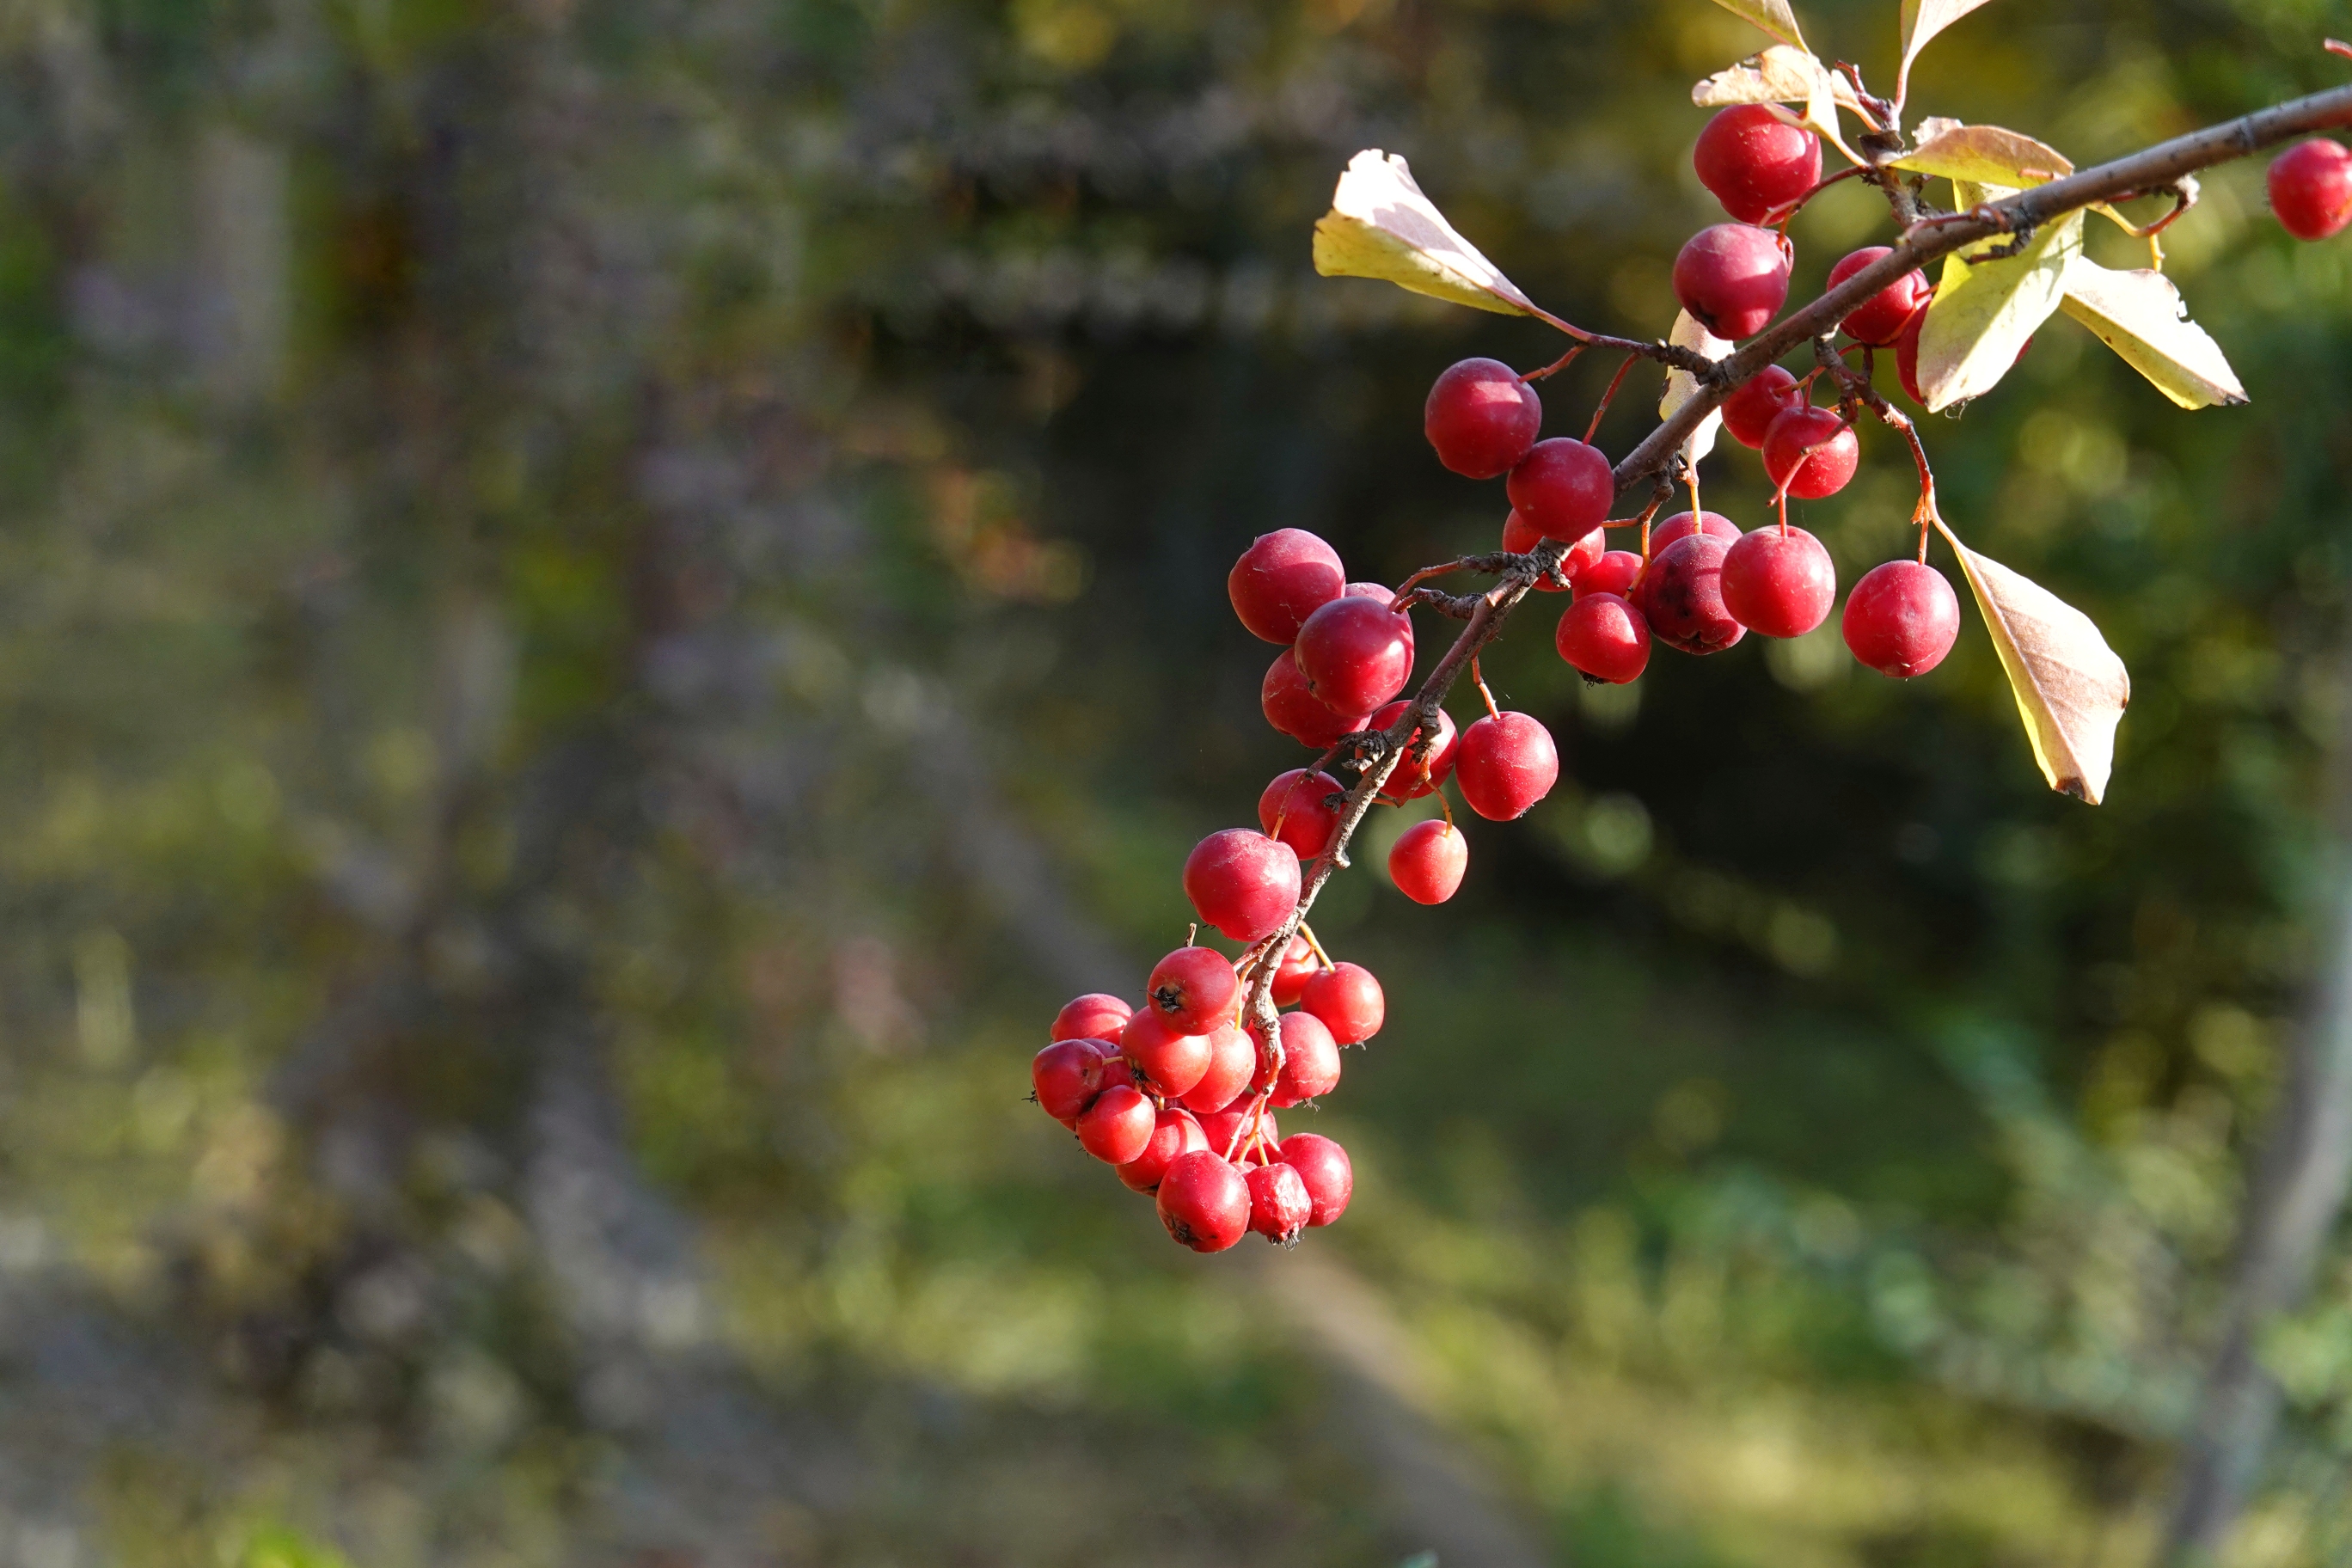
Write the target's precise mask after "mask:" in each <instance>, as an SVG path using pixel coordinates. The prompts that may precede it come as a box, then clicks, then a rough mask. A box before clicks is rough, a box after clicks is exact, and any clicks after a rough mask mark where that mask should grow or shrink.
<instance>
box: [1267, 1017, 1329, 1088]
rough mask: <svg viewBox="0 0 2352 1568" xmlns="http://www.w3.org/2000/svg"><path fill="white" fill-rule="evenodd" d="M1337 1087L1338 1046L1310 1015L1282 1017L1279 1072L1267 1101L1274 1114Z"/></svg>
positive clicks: (1321, 1025)
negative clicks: (1270, 1096) (1280, 1067)
mask: <svg viewBox="0 0 2352 1568" xmlns="http://www.w3.org/2000/svg"><path fill="white" fill-rule="evenodd" d="M1338 1087H1339V1041H1337V1040H1335V1039H1333V1038H1332V1037H1331V1031H1330V1030H1329V1029H1328V1028H1326V1027H1324V1025H1323V1020H1322V1019H1320V1018H1318V1017H1317V1016H1315V1015H1314V1014H1312V1013H1304V1012H1301V1013H1285V1014H1284V1015H1283V1016H1282V1071H1281V1073H1280V1074H1279V1075H1277V1076H1276V1079H1275V1080H1274V1095H1273V1098H1272V1099H1271V1100H1268V1101H1267V1103H1268V1104H1270V1105H1272V1106H1273V1107H1274V1108H1275V1109H1276V1110H1289V1109H1290V1108H1291V1107H1292V1106H1294V1105H1303V1104H1305V1103H1306V1102H1307V1100H1314V1099H1316V1098H1317V1097H1318V1096H1321V1095H1326V1094H1328V1093H1330V1092H1331V1091H1332V1090H1333V1089H1337V1088H1338Z"/></svg>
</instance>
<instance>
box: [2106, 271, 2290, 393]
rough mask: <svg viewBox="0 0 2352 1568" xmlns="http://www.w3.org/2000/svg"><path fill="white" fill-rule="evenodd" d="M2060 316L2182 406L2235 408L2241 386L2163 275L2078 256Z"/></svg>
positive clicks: (2241, 389) (2224, 357)
mask: <svg viewBox="0 0 2352 1568" xmlns="http://www.w3.org/2000/svg"><path fill="white" fill-rule="evenodd" d="M2063 304H2064V309H2065V311H2066V313H2067V314H2068V315H2070V316H2072V317H2074V319H2075V320H2076V321H2080V322H2082V323H2083V324H2084V326H2086V327H2088V328H2090V329H2091V331H2094V332H2095V333H2097V334H2098V338H2099V341H2100V342H2103V343H2105V344H2106V345H2107V347H2109V348H2111V349H2113V350H2115V351H2116V353H2119V354H2121V355H2122V356H2123V358H2124V363H2126V364H2128V365H2130V366H2131V367H2132V368H2133V369H2134V370H2136V371H2137V372H2139V373H2140V374H2142V375H2144V376H2146V377H2147V379H2148V380H2149V381H2151V382H2153V383H2155V384H2156V389H2157V390H2158V392H2161V393H2163V394H2164V395H2165V396H2167V397H2169V398H2170V399H2172V401H2173V402H2175V403H2177V404H2179V405H2180V406H2181V407H2183V408H2210V407H2212V406H2213V405H2216V404H2221V405H2228V406H2235V405H2240V404H2242V403H2244V402H2245V401H2246V389H2245V388H2244V387H2243V386H2242V385H2241V384H2239V382H2238V375H2237V373H2236V372H2235V371H2233V370H2231V368H2230V362H2229V360H2228V358H2227V357H2226V356H2224V355H2223V354H2222V353H2221V344H2219V343H2217V342H2214V341H2213V339H2212V337H2211V335H2210V333H2208V332H2207V331H2205V329H2204V328H2202V327H2200V326H2199V325H2198V324H2197V323H2196V322H2194V321H2190V320H2189V311H2188V309H2187V307H2185V306H2184V305H2182V304H2181V302H2180V290H2179V289H2176V288H2174V287H2173V286H2172V279H2169V278H2167V277H2166V276H2165V275H2164V274H2163V273H2161V272H2149V271H2147V270H2145V269H2143V270H2140V271H2137V272H2117V271H2115V270H2113V269H2111V268H2105V267H2102V266H2100V265H2099V264H2098V263H2097V262H2095V261H2093V260H2091V259H2090V258H2088V257H2083V256H2078V257H2076V258H2074V261H2073V262H2072V263H2071V264H2069V265H2068V267H2067V268H2066V297H2065V300H2064V301H2063Z"/></svg>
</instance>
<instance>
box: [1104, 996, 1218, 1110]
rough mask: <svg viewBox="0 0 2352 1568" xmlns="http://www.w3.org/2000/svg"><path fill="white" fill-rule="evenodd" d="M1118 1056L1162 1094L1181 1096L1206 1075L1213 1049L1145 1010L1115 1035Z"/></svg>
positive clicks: (1200, 1038) (1155, 1012) (1202, 1037)
mask: <svg viewBox="0 0 2352 1568" xmlns="http://www.w3.org/2000/svg"><path fill="white" fill-rule="evenodd" d="M1118 1048H1119V1054H1120V1055H1122V1056H1124V1057H1125V1058H1127V1062H1128V1065H1129V1067H1130V1068H1133V1069H1134V1070H1135V1074H1136V1077H1137V1078H1138V1079H1139V1080H1140V1081H1141V1082H1143V1083H1146V1084H1149V1085H1150V1087H1151V1088H1152V1089H1156V1090H1157V1091H1159V1092H1160V1093H1161V1094H1165V1095H1172V1096H1181V1095H1183V1094H1185V1093H1187V1092H1189V1091H1190V1090H1191V1089H1192V1086H1193V1085H1195V1084H1197V1083H1199V1082H1200V1081H1201V1079H1202V1078H1203V1077H1204V1076H1205V1075H1206V1074H1207V1073H1208V1070H1209V1062H1210V1059H1211V1058H1212V1056H1213V1054H1214V1051H1215V1047H1214V1045H1213V1043H1212V1042H1211V1040H1210V1038H1209V1037H1208V1036H1206V1035H1188V1034H1185V1033H1184V1032H1183V1031H1181V1030H1180V1029H1178V1028H1177V1027H1176V1026H1174V1025H1172V1024H1171V1023H1169V1022H1168V1020H1167V1019H1165V1018H1163V1017H1161V1016H1160V1013H1159V1011H1158V1009H1156V1008H1151V1007H1146V1008H1145V1009H1144V1010H1143V1011H1142V1012H1140V1013H1138V1014H1137V1015H1136V1016H1134V1017H1132V1018H1129V1020H1128V1021H1127V1027H1126V1028H1124V1029H1121V1030H1120V1031H1119V1032H1118Z"/></svg>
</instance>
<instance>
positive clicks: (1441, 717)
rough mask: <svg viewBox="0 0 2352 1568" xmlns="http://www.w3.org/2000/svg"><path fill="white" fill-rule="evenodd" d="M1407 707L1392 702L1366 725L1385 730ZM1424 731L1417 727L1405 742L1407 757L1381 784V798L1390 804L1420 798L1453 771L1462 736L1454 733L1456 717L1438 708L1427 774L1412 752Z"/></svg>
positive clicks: (1401, 715)
mask: <svg viewBox="0 0 2352 1568" xmlns="http://www.w3.org/2000/svg"><path fill="white" fill-rule="evenodd" d="M1408 706H1409V704H1407V703H1405V702H1403V701H1396V702H1391V703H1390V704H1389V705H1388V706H1387V707H1385V708H1383V709H1381V710H1380V711H1379V712H1377V713H1375V714H1373V715H1372V718H1371V722H1370V724H1368V725H1366V726H1365V727H1366V728H1367V729H1371V730H1381V731H1385V730H1387V729H1388V728H1389V727H1390V726H1391V725H1392V724H1394V723H1395V722H1396V721H1398V720H1400V719H1402V718H1403V717H1404V710H1405V709H1406V708H1407V707H1408ZM1422 734H1423V731H1422V729H1421V728H1420V727H1419V726H1415V727H1414V729H1413V731H1412V739H1411V740H1409V741H1407V742H1405V753H1404V760H1403V761H1402V762H1401V763H1397V765H1396V766H1395V767H1394V768H1393V769H1391V771H1390V773H1389V782H1388V783H1387V784H1382V785H1381V799H1382V800H1384V801H1386V802H1387V803H1388V804H1389V805H1399V804H1401V803H1402V802H1404V801H1408V800H1419V799H1420V798H1421V797H1422V796H1423V795H1427V794H1429V793H1430V792H1431V791H1432V790H1434V789H1435V788H1436V787H1437V786H1438V785H1440V784H1444V782H1445V781H1446V779H1447V778H1449V777H1451V776H1452V774H1453V773H1454V752H1456V751H1458V750H1459V749H1460V748H1461V744H1462V738H1461V737H1460V736H1459V735H1456V734H1455V733H1454V716H1453V715H1452V714H1450V713H1448V712H1446V710H1444V709H1443V708H1440V709H1439V710H1437V737H1436V739H1435V740H1434V741H1433V742H1431V743H1430V748H1429V767H1428V770H1427V773H1426V776H1424V775H1423V769H1422V766H1421V764H1420V763H1418V762H1417V761H1415V760H1414V758H1413V754H1412V747H1413V745H1414V743H1415V742H1418V741H1419V740H1420V739H1421V737H1422Z"/></svg>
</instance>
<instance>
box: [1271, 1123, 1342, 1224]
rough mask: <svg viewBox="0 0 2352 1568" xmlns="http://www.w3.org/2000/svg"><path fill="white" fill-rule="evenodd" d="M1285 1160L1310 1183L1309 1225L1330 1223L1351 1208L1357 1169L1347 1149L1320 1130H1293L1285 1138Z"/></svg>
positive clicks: (1308, 1184) (1308, 1187)
mask: <svg viewBox="0 0 2352 1568" xmlns="http://www.w3.org/2000/svg"><path fill="white" fill-rule="evenodd" d="M1282 1163H1284V1164H1286V1165H1287V1166H1289V1167H1290V1168H1291V1169H1292V1170H1294V1171H1297V1173H1298V1178H1299V1180H1301V1181H1303V1182H1305V1183H1306V1184H1307V1198H1308V1199H1309V1201H1311V1202H1312V1203H1313V1204H1314V1205H1315V1212H1314V1214H1313V1215H1311V1216H1310V1217H1309V1218H1308V1219H1307V1224H1308V1225H1310V1226H1318V1225H1329V1224H1330V1223H1331V1222H1332V1221H1333V1220H1335V1219H1338V1218H1339V1216H1340V1215H1343V1214H1346V1213H1347V1212H1348V1200H1349V1198H1350V1197H1352V1196H1354V1195H1355V1192H1356V1172H1355V1167H1354V1166H1352V1165H1350V1164H1349V1163H1348V1152H1347V1151H1346V1150H1345V1149H1342V1148H1340V1147H1339V1144H1337V1143H1335V1142H1332V1141H1331V1140H1330V1139H1328V1138H1325V1137H1322V1136H1320V1135H1319V1134H1317V1133H1313V1132H1294V1133H1292V1134H1291V1135H1290V1136H1289V1137H1287V1138H1286V1139H1284V1140H1283V1141H1282Z"/></svg>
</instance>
